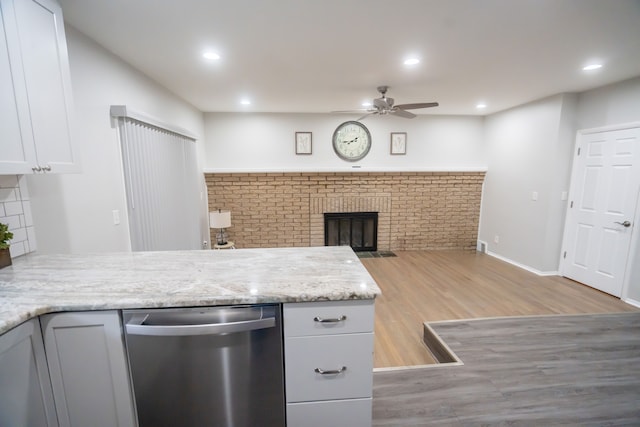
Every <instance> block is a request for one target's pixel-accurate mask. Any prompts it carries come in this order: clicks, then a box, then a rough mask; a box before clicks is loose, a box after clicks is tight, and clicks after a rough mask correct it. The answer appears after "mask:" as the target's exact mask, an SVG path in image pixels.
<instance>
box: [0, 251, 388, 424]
mask: <svg viewBox="0 0 640 427" xmlns="http://www.w3.org/2000/svg"><path fill="white" fill-rule="evenodd" d="M379 294H380V289H379V288H378V286H377V285H376V283H375V281H374V280H373V278H372V277H371V276H370V275H369V273H368V272H367V270H366V269H365V268H364V266H363V265H362V264H361V263H360V261H359V259H358V257H357V256H356V255H355V253H354V252H353V251H352V250H351V248H349V247H315V248H274V249H239V250H234V251H167V252H135V253H118V254H93V255H34V254H30V255H27V256H24V257H21V258H18V259H16V260H14V265H13V266H11V267H7V268H5V269H3V270H0V334H1V335H0V361H1V362H3V364H4V367H3V368H1V369H0V394H2V395H3V399H4V400H7V399H5V395H7V396H8V397H10V398H11V397H12V396H13V395H14V394H15V393H14V391H13V390H14V389H15V386H14V384H15V383H16V382H18V383H20V382H21V381H22V383H24V384H23V387H24V390H25V392H26V391H28V393H29V399H27V400H25V399H21V400H20V399H19V400H18V401H21V402H23V403H21V404H18V405H13V406H8V408H10V409H11V411H10V412H12V413H13V414H16V417H17V418H8V420H9V421H14V420H18V424H24V423H26V424H28V425H46V426H52V425H53V426H56V425H60V426H63V425H64V426H71V425H83V424H86V422H89V421H88V420H93V421H91V422H95V420H96V419H100V420H103V421H104V423H103V424H100V425H105V426H107V425H116V424H117V425H130V426H135V425H137V422H136V420H135V418H136V416H135V397H134V396H133V393H132V390H131V388H130V386H131V383H130V380H129V366H128V359H127V356H126V346H125V340H124V332H123V322H122V313H123V312H122V310H125V309H142V308H159V309H163V308H179V307H213V306H220V305H236V306H237V305H247V304H266V303H273V304H281V307H282V313H283V317H282V326H283V332H282V334H283V338H284V340H283V344H282V345H283V347H284V349H283V354H284V365H285V378H286V390H285V394H286V414H287V425H289V426H296V425H304V426H310V425H350V426H368V425H370V423H371V381H372V368H373V366H372V352H373V302H374V299H375V297H376V296H377V295H379ZM327 322H328V323H327ZM41 330H42V333H41ZM101 349H102V350H101ZM21 360H31V361H32V362H30V363H29V364H27V363H26V362H25V363H22V362H20V361H21ZM5 362H7V363H5ZM8 363H9V364H8ZM11 364H13V365H15V369H14V368H12V367H11V366H10V365H11ZM334 365H335V366H334ZM347 367H348V368H347ZM321 368H322V369H321ZM327 369H328V370H327ZM34 378H37V379H38V382H37V385H34V384H36V383H33V381H34ZM49 378H50V379H49ZM23 379H24V380H23ZM27 379H28V381H31V382H32V383H31V385H29V384H28V383H27V382H26V381H27ZM86 380H89V382H86ZM34 390H36V392H34ZM38 390H39V391H38ZM17 394H21V393H17ZM185 399H187V400H188V396H185ZM7 401H8V400H7ZM34 405H35V406H34ZM36 406H37V408H36ZM0 409H2V408H0ZM36 409H38V410H36ZM3 410H4V409H3ZM0 412H2V411H0ZM6 412H9V411H6ZM34 413H41V414H42V416H41V419H38V420H35V421H34V420H32V419H31V418H30V417H32V415H33V414H34ZM0 418H2V417H0ZM44 419H47V420H48V421H47V422H44V421H42V420H44ZM311 420H313V423H312V424H309V423H310V422H311ZM0 421H1V419H0ZM5 421H7V420H5Z"/></svg>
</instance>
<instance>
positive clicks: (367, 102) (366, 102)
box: [362, 101, 371, 107]
mask: <svg viewBox="0 0 640 427" xmlns="http://www.w3.org/2000/svg"><path fill="white" fill-rule="evenodd" d="M362 106H363V107H371V102H369V101H364V102H363V103H362Z"/></svg>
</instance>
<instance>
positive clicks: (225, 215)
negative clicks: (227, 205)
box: [209, 210, 231, 228]
mask: <svg viewBox="0 0 640 427" xmlns="http://www.w3.org/2000/svg"><path fill="white" fill-rule="evenodd" d="M209 227H210V228H228V227H231V212H230V211H222V210H218V211H213V212H209Z"/></svg>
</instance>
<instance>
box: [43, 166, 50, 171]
mask: <svg viewBox="0 0 640 427" xmlns="http://www.w3.org/2000/svg"><path fill="white" fill-rule="evenodd" d="M42 170H43V171H45V172H51V165H47V166H43V167H42Z"/></svg>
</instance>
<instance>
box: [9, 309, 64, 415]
mask: <svg viewBox="0 0 640 427" xmlns="http://www.w3.org/2000/svg"><path fill="white" fill-rule="evenodd" d="M57 425H58V423H57V419H56V413H55V408H54V405H53V395H52V393H51V382H50V381H49V371H48V369H47V362H46V360H45V354H44V347H43V345H42V335H41V334H40V323H39V322H38V319H32V320H29V321H28V322H25V323H23V324H21V325H20V326H17V327H15V328H14V329H12V330H10V331H9V332H7V333H5V334H3V335H2V336H0V426H30V427H55V426H57Z"/></svg>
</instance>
